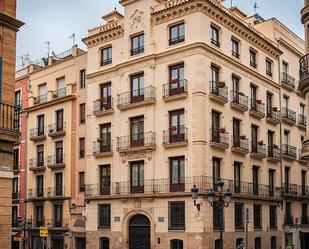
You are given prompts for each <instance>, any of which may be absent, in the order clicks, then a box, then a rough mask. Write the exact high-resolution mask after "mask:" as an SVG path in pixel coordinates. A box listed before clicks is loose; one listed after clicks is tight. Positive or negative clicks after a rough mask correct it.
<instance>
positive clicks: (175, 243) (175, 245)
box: [171, 239, 183, 249]
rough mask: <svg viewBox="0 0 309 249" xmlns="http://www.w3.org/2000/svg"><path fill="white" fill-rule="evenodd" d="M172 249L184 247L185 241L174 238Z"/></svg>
mask: <svg viewBox="0 0 309 249" xmlns="http://www.w3.org/2000/svg"><path fill="white" fill-rule="evenodd" d="M171 249H183V241H182V240H180V239H172V240H171Z"/></svg>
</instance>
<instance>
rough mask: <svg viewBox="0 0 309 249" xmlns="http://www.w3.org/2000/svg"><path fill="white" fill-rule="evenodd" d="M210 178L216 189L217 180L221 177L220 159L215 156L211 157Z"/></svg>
mask: <svg viewBox="0 0 309 249" xmlns="http://www.w3.org/2000/svg"><path fill="white" fill-rule="evenodd" d="M212 178H213V189H214V190H217V182H218V181H219V180H220V179H221V159H220V158H217V157H213V158H212Z"/></svg>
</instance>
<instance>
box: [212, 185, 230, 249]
mask: <svg viewBox="0 0 309 249" xmlns="http://www.w3.org/2000/svg"><path fill="white" fill-rule="evenodd" d="M215 186H216V187H217V191H213V190H210V191H209V192H208V193H207V200H208V202H209V203H210V205H211V206H212V207H213V206H216V207H217V208H219V214H220V249H223V238H222V232H223V222H222V220H223V208H224V207H228V206H229V205H230V203H231V199H232V193H231V192H230V191H229V190H227V191H225V192H223V186H224V182H223V181H221V179H219V181H218V182H217V183H216V185H215Z"/></svg>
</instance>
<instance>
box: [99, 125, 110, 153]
mask: <svg viewBox="0 0 309 249" xmlns="http://www.w3.org/2000/svg"><path fill="white" fill-rule="evenodd" d="M108 151H111V124H110V123H108V124H102V125H100V152H108Z"/></svg>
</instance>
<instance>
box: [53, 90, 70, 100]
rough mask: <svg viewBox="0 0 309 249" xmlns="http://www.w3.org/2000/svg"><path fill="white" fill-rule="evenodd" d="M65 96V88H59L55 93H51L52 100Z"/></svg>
mask: <svg viewBox="0 0 309 249" xmlns="http://www.w3.org/2000/svg"><path fill="white" fill-rule="evenodd" d="M65 96H67V88H66V87H64V88H61V89H57V90H56V91H53V99H59V98H63V97H65Z"/></svg>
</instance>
